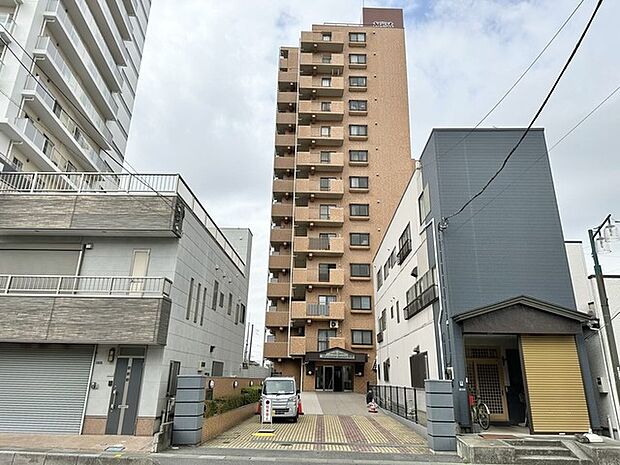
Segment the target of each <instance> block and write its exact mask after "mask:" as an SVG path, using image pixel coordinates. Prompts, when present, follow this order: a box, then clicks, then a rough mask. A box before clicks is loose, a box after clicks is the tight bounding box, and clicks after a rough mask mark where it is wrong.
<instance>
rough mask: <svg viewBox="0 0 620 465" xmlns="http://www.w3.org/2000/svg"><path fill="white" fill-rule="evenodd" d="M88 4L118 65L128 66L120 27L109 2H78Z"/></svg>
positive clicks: (85, 0) (81, 0)
mask: <svg viewBox="0 0 620 465" xmlns="http://www.w3.org/2000/svg"><path fill="white" fill-rule="evenodd" d="M77 1H80V2H84V3H87V4H88V7H89V8H90V11H91V13H92V15H93V16H94V17H95V19H96V20H97V24H98V25H99V26H98V28H99V29H100V30H101V33H102V35H103V37H105V41H106V44H107V46H108V48H109V49H110V52H111V53H112V56H113V57H114V59H115V60H116V63H118V64H120V65H124V64H126V62H127V60H126V58H125V53H126V52H125V44H124V43H123V38H122V37H121V35H120V33H119V30H118V27H117V26H116V23H115V21H114V17H113V16H112V12H111V11H110V8H109V6H108V2H107V1H105V2H101V1H96V2H95V1H91V0H77Z"/></svg>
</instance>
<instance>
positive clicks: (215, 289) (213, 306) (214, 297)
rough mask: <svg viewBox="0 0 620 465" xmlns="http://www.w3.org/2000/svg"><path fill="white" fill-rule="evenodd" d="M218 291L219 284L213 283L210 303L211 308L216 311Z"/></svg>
mask: <svg viewBox="0 0 620 465" xmlns="http://www.w3.org/2000/svg"><path fill="white" fill-rule="evenodd" d="M219 291H220V283H218V282H217V281H215V282H214V283H213V300H212V301H211V308H212V309H213V310H217V294H218V292H219Z"/></svg>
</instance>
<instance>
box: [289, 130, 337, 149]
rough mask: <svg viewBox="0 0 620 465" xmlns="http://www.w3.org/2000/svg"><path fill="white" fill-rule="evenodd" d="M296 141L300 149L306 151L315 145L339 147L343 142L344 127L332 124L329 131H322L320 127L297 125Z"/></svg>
mask: <svg viewBox="0 0 620 465" xmlns="http://www.w3.org/2000/svg"><path fill="white" fill-rule="evenodd" d="M297 142H298V144H299V146H300V148H301V150H302V151H308V149H310V148H313V147H316V146H320V147H341V146H342V144H343V142H344V128H343V127H342V126H332V127H330V128H329V131H324V130H322V128H320V127H314V126H299V128H298V130H297Z"/></svg>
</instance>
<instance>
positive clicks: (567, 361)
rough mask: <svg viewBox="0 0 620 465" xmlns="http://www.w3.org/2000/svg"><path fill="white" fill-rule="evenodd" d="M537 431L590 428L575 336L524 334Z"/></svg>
mask: <svg viewBox="0 0 620 465" xmlns="http://www.w3.org/2000/svg"><path fill="white" fill-rule="evenodd" d="M521 352H522V354H523V368H524V372H525V379H526V382H527V391H528V395H529V407H530V414H531V421H532V431H533V432H534V433H583V432H587V431H588V430H589V428H590V417H589V415H588V406H587V404H586V397H585V393H584V390H583V381H582V378H581V368H580V366H579V358H578V356H577V346H576V344H575V338H574V336H521Z"/></svg>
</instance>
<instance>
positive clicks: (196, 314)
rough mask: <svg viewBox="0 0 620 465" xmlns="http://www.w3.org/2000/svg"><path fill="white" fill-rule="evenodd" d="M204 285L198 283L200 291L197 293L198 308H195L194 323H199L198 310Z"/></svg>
mask: <svg viewBox="0 0 620 465" xmlns="http://www.w3.org/2000/svg"><path fill="white" fill-rule="evenodd" d="M201 290H202V284H200V283H198V291H197V292H196V308H194V323H198V309H199V308H200V291H201Z"/></svg>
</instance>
